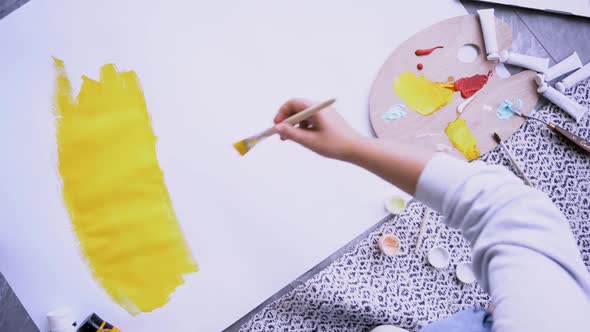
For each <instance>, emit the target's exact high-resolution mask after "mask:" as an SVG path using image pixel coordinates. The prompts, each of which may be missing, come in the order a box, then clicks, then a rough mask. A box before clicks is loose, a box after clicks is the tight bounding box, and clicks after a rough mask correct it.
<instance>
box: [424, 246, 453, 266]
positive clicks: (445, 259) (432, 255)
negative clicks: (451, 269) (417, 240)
mask: <svg viewBox="0 0 590 332" xmlns="http://www.w3.org/2000/svg"><path fill="white" fill-rule="evenodd" d="M449 260H450V255H449V252H448V251H447V249H445V248H443V247H434V248H432V249H430V250H429V251H428V263H430V265H432V266H434V267H435V268H437V269H444V268H445V267H447V266H448V265H449Z"/></svg>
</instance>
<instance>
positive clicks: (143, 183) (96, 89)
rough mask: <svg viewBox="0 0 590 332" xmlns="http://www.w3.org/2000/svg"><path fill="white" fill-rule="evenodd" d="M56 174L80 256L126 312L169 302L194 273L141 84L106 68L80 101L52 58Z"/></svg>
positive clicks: (131, 76)
mask: <svg viewBox="0 0 590 332" xmlns="http://www.w3.org/2000/svg"><path fill="white" fill-rule="evenodd" d="M54 61H55V70H56V76H57V77H56V90H55V105H54V108H55V109H54V112H55V116H56V123H57V144H58V159H59V165H58V169H59V173H60V175H61V179H62V193H63V198H64V202H65V205H66V207H67V210H68V213H69V216H70V219H71V221H72V224H73V228H74V232H75V234H76V235H77V238H78V241H79V243H80V249H81V252H82V255H83V256H84V258H85V260H86V261H87V263H88V265H89V266H90V269H91V270H92V274H93V276H94V278H95V279H96V281H97V282H98V283H99V284H100V285H101V286H102V287H103V288H104V289H105V290H106V292H107V293H108V294H109V295H110V296H111V298H112V299H113V300H114V301H115V302H117V303H118V304H119V305H121V306H122V307H123V308H125V309H126V310H127V311H128V312H129V313H131V314H137V313H140V312H149V311H152V310H154V309H156V308H159V307H161V306H163V305H164V304H166V303H167V302H168V301H169V299H170V295H171V294H172V293H173V292H174V291H175V290H176V288H177V287H178V286H179V285H181V284H182V283H184V280H183V275H184V274H187V273H191V272H196V271H197V270H198V267H197V264H196V263H195V261H194V259H193V257H192V254H191V252H190V249H189V248H188V245H187V244H186V241H185V239H184V235H183V233H182V231H181V229H180V226H179V225H178V221H177V219H176V216H175V214H174V210H173V208H172V202H171V201H170V196H169V194H168V190H167V188H166V185H165V183H164V175H163V173H162V170H161V169H160V166H159V164H158V160H157V156H156V146H155V143H156V136H155V135H154V132H153V130H152V127H151V123H150V116H149V115H148V113H147V107H146V103H145V98H144V95H143V91H142V89H141V86H140V84H139V79H138V77H137V76H136V74H135V73H134V72H133V71H126V72H118V71H117V70H116V68H115V66H114V65H112V64H108V65H104V66H103V67H102V68H101V71H100V80H98V81H95V80H92V79H90V78H88V77H85V76H83V77H82V79H83V83H82V87H81V89H80V92H79V94H78V97H77V98H75V99H74V98H73V97H72V87H71V85H70V81H69V79H68V76H67V74H66V70H65V66H64V63H63V62H62V61H61V60H58V59H54Z"/></svg>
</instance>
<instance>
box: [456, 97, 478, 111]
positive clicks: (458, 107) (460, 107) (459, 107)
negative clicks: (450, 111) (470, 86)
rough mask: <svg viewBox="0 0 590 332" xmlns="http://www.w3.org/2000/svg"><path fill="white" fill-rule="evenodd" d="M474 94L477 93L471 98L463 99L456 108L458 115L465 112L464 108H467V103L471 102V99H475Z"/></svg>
mask: <svg viewBox="0 0 590 332" xmlns="http://www.w3.org/2000/svg"><path fill="white" fill-rule="evenodd" d="M478 92H479V91H478ZM476 94H477V92H476V93H475V94H474V95H473V96H471V97H469V98H467V99H465V100H464V101H463V102H462V103H461V104H459V106H457V113H459V114H461V113H463V111H464V110H465V107H467V105H469V103H470V102H471V101H472V100H473V98H475V95H476Z"/></svg>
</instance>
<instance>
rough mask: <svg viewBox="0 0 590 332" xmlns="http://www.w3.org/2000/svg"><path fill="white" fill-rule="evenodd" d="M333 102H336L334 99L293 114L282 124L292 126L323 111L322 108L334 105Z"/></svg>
mask: <svg viewBox="0 0 590 332" xmlns="http://www.w3.org/2000/svg"><path fill="white" fill-rule="evenodd" d="M335 101H336V100H335V99H330V100H326V101H325V102H323V103H319V104H317V105H314V106H311V107H309V108H306V109H304V110H303V111H301V112H299V113H296V114H293V115H291V116H290V117H288V118H286V119H285V120H283V122H284V123H288V124H290V125H292V126H293V125H295V124H297V123H299V122H301V121H303V120H305V119H307V118H309V117H310V116H312V115H314V114H316V113H317V112H319V111H321V110H323V109H324V108H326V107H328V106H330V105H332V104H334V102H335Z"/></svg>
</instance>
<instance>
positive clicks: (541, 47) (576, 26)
mask: <svg viewBox="0 0 590 332" xmlns="http://www.w3.org/2000/svg"><path fill="white" fill-rule="evenodd" d="M26 2H28V0H0V19H2V18H3V17H5V16H6V15H8V14H10V13H11V12H12V11H14V10H16V9H17V8H19V7H20V6H22V5H23V4H25V3H26ZM461 2H462V3H463V5H464V6H465V8H466V9H467V11H468V12H469V13H475V11H476V10H477V9H481V8H490V7H493V8H495V9H496V16H498V17H500V18H501V19H502V20H504V21H505V22H507V23H509V24H510V25H511V26H512V31H513V36H514V40H513V43H512V48H513V50H514V51H516V52H519V53H525V54H529V55H534V56H540V57H549V58H550V59H551V63H552V64H554V63H556V62H559V61H560V60H562V59H563V58H565V57H567V56H568V55H570V54H571V53H572V52H573V51H576V52H578V55H579V56H580V59H581V60H582V62H583V63H586V62H589V61H590V19H586V18H580V17H572V16H563V15H557V14H549V13H545V12H540V11H533V10H527V9H517V8H512V7H507V6H500V5H494V4H487V3H481V2H473V1H461ZM1 28H2V25H1V24H0V29H1ZM509 70H510V71H512V72H515V71H518V69H517V68H509ZM382 222H383V221H380V222H379V223H377V224H376V225H375V226H374V227H372V228H371V229H369V230H367V231H366V232H365V233H363V234H361V235H360V236H359V237H357V238H356V239H354V240H353V241H351V242H350V243H349V244H348V245H346V246H345V247H344V248H342V249H340V250H338V251H337V252H336V253H334V254H332V255H331V256H330V257H328V258H326V260H324V261H323V262H321V263H320V264H318V265H317V266H316V267H314V268H313V269H311V270H310V271H308V272H307V273H305V274H304V275H302V276H301V277H299V278H297V279H296V280H295V281H293V282H292V283H291V284H289V285H287V286H285V288H283V289H282V290H280V291H279V292H277V294H275V295H273V296H272V297H271V298H269V299H268V300H267V301H265V302H264V303H262V304H260V305H259V306H258V307H257V308H255V309H254V310H252V312H250V313H249V314H247V315H246V316H244V317H243V318H242V319H240V320H239V321H237V322H235V323H234V324H232V325H231V326H230V327H228V328H227V329H226V330H225V331H227V332H232V331H238V330H239V327H240V326H241V325H242V324H243V323H244V322H246V321H247V320H248V319H250V317H251V316H252V315H253V314H254V313H256V312H258V311H259V310H260V309H261V308H263V307H265V306H266V305H268V304H269V303H271V302H272V301H274V300H276V299H277V298H279V297H280V296H282V295H283V294H285V293H287V292H289V291H290V290H292V289H294V288H295V287H297V286H298V285H301V284H302V283H303V282H305V281H306V280H307V279H309V278H310V277H311V276H312V275H314V274H316V273H317V272H318V271H320V270H322V269H324V268H325V267H326V266H327V265H329V264H330V263H331V262H333V261H334V260H335V259H337V258H339V257H340V256H342V254H343V253H344V252H346V251H347V250H348V249H349V248H350V247H351V246H353V245H354V244H355V243H357V242H358V241H359V240H360V239H362V238H364V237H365V236H366V235H367V234H369V233H370V232H371V231H372V230H374V229H375V228H377V227H378V226H379V225H380V224H381V223H382ZM0 331H24V332H29V331H38V329H37V327H35V325H34V323H33V322H32V320H31V319H30V317H29V315H28V314H27V312H26V311H25V309H24V308H23V307H22V305H21V303H20V301H19V300H18V298H17V297H16V295H15V294H14V293H13V292H12V290H11V289H10V286H9V285H8V283H7V282H6V280H5V279H4V277H3V276H2V275H1V274H0Z"/></svg>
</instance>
